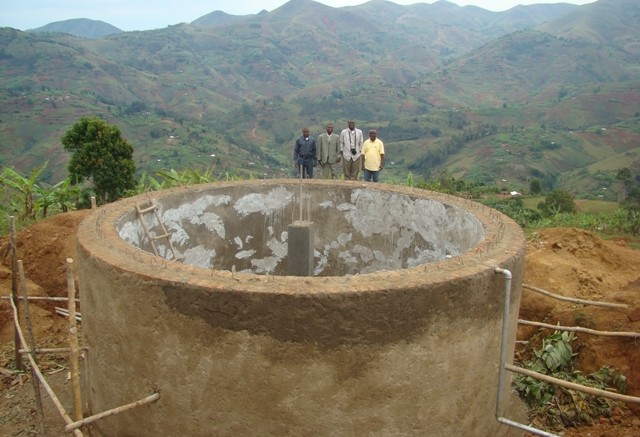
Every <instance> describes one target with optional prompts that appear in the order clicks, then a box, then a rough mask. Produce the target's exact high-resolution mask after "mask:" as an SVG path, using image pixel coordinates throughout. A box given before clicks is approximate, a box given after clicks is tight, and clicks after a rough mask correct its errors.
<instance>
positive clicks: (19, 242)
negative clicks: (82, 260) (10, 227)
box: [0, 209, 91, 296]
mask: <svg viewBox="0 0 640 437" xmlns="http://www.w3.org/2000/svg"><path fill="white" fill-rule="evenodd" d="M90 212H91V210H88V209H85V210H80V211H72V212H68V213H65V214H57V215H55V216H53V217H51V218H48V219H46V220H42V221H39V222H37V223H35V224H34V225H32V226H30V227H29V228H27V229H24V230H22V231H20V232H18V235H17V238H16V253H17V257H18V259H20V260H22V263H23V266H24V271H25V277H26V278H27V279H29V280H31V281H33V282H34V283H36V284H38V285H39V286H40V288H41V289H42V292H43V293H44V294H45V295H47V296H66V295H67V265H66V260H67V258H71V259H74V260H75V257H76V230H77V229H78V224H79V223H80V222H81V221H82V219H84V218H85V217H86V216H87V215H88V214H89V213H90ZM10 253H11V246H10V239H9V237H8V236H4V237H2V238H0V256H1V259H0V262H1V263H2V266H4V267H5V269H6V270H8V271H10V268H11V265H10V264H11V255H10ZM6 270H5V271H6ZM0 274H1V273H0Z"/></svg>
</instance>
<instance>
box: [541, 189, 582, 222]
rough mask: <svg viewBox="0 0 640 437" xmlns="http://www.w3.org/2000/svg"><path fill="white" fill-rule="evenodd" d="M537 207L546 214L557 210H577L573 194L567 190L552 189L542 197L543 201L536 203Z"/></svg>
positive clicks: (557, 211) (552, 213)
mask: <svg viewBox="0 0 640 437" xmlns="http://www.w3.org/2000/svg"><path fill="white" fill-rule="evenodd" d="M538 209H539V210H540V211H542V213H543V214H545V215H546V216H552V215H554V214H557V213H559V212H568V213H574V212H576V211H577V207H576V202H575V201H574V199H573V195H572V194H571V193H569V192H568V191H563V190H553V191H552V192H551V193H549V194H548V195H547V197H545V198H544V202H540V203H539V204H538Z"/></svg>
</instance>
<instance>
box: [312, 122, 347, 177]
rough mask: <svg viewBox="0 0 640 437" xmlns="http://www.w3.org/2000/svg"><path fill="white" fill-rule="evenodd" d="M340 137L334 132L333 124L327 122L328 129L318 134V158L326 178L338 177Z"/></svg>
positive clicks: (323, 175)
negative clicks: (336, 167)
mask: <svg viewBox="0 0 640 437" xmlns="http://www.w3.org/2000/svg"><path fill="white" fill-rule="evenodd" d="M340 158H341V155H340V137H339V136H338V135H336V134H334V133H333V124H331V123H329V124H327V131H326V132H324V133H321V134H320V135H318V144H317V149H316V159H317V160H318V164H320V167H321V168H322V177H323V178H324V179H335V178H337V177H338V174H337V173H336V170H335V167H334V165H335V164H338V163H339V162H340Z"/></svg>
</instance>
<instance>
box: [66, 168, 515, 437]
mask: <svg viewBox="0 0 640 437" xmlns="http://www.w3.org/2000/svg"><path fill="white" fill-rule="evenodd" d="M296 184H297V182H293V181H287V180H274V181H250V182H242V183H221V184H212V185H209V186H204V187H196V188H191V189H182V190H169V191H166V192H159V193H152V194H150V195H149V196H142V197H139V198H131V199H125V200H123V201H120V202H117V203H115V204H111V205H108V206H105V207H102V208H100V209H98V210H97V211H96V212H95V213H93V214H92V215H91V216H90V217H89V218H87V219H86V220H85V221H84V222H83V223H82V225H81V226H80V229H79V234H78V249H79V250H78V272H79V277H80V295H81V305H82V319H83V335H84V337H85V338H84V341H85V344H86V345H87V346H88V348H89V351H88V360H87V372H86V374H85V377H86V381H87V382H86V384H85V387H84V396H85V399H86V402H87V405H86V408H87V414H95V413H98V412H100V411H103V410H106V409H109V408H113V407H115V406H118V405H121V404H125V403H129V402H132V401H134V400H137V399H140V398H143V397H145V396H147V395H149V394H151V393H152V392H154V391H155V390H157V391H159V392H160V394H161V398H160V400H159V401H157V402H155V403H153V404H150V405H148V406H145V407H142V408H139V409H135V410H132V411H129V412H127V413H124V414H121V415H118V416H113V417H109V418H106V419H103V420H101V421H100V422H97V423H96V425H95V427H94V428H93V431H94V432H95V433H96V435H105V436H115V435H118V436H129V435H131V436H134V435H135V436H156V435H191V436H209V435H221V436H231V435H248V436H263V435H292V436H293V435H295V436H297V435H379V436H383V435H385V436H386V435H420V436H424V435H429V436H451V435H469V436H471V435H473V436H495V435H507V433H510V434H509V435H519V433H518V432H514V431H513V429H509V428H506V427H505V426H503V425H499V424H498V423H497V421H496V420H495V404H496V397H497V382H498V378H497V376H498V364H499V363H498V362H499V353H500V330H501V325H502V314H501V313H502V307H503V295H504V286H505V279H504V277H503V276H502V275H499V274H496V273H495V268H496V267H501V268H504V269H508V270H510V271H511V272H512V274H513V278H514V279H513V282H512V301H511V305H510V315H509V324H510V341H509V345H510V347H509V353H508V356H511V355H512V352H513V341H514V339H515V328H516V320H517V314H518V306H519V301H520V291H521V283H522V275H523V266H524V252H525V238H524V235H523V233H522V231H521V229H520V228H519V227H518V226H517V225H516V224H515V223H514V222H513V221H511V220H510V219H509V218H508V217H506V216H504V215H502V214H500V213H498V212H496V211H495V210H491V209H489V208H486V207H484V206H482V205H480V204H477V203H475V202H471V201H469V200H466V199H460V198H456V197H450V196H446V195H441V194H438V193H432V192H427V191H423V190H415V189H409V188H405V187H395V186H386V185H383V184H380V185H376V187H375V188H370V187H371V186H370V185H367V186H363V184H360V183H350V182H335V181H316V180H312V181H305V185H307V187H306V188H308V189H309V192H327V193H329V192H334V193H338V194H336V196H337V197H336V198H337V199H338V198H339V199H340V200H339V201H335V202H334V203H333V204H332V205H331V206H328V207H327V209H331V208H334V209H338V208H344V209H345V210H350V209H352V208H353V206H349V205H353V204H355V206H356V207H355V208H354V209H353V210H354V212H353V216H351V215H349V214H345V216H344V217H345V221H344V222H341V223H337V219H335V217H337V216H336V215H332V214H326V215H323V217H324V218H325V219H326V218H328V219H326V220H317V221H316V223H318V228H317V233H318V234H319V235H320V237H319V238H318V239H319V240H320V241H322V242H328V241H334V240H333V239H332V237H328V236H327V234H331V235H338V234H340V232H338V231H336V230H333V229H332V230H327V229H325V228H327V227H332V228H333V227H342V228H344V227H348V228H349V229H350V230H349V232H350V233H351V234H352V235H354V234H355V233H356V232H355V231H354V229H355V228H356V227H357V226H359V225H358V223H361V222H367V223H369V225H368V226H370V231H368V232H367V233H366V234H367V236H368V238H367V239H364V238H363V239H362V243H364V242H365V240H366V241H371V242H372V245H370V246H365V245H364V244H363V246H365V247H366V248H368V249H369V250H371V251H372V252H375V251H377V250H385V249H387V246H393V244H392V241H393V239H392V238H390V235H389V234H387V235H386V236H383V237H380V236H379V235H377V234H376V232H377V231H379V230H380V229H382V228H383V226H379V227H376V226H374V225H372V224H371V223H370V222H368V220H373V219H369V218H367V217H365V216H364V215H365V212H371V211H372V210H369V209H366V207H365V206H364V205H365V204H366V205H369V204H370V202H364V203H363V204H360V203H358V202H359V199H361V197H359V196H361V195H365V196H367V198H368V199H371V198H376V196H377V198H384V199H387V202H389V203H390V204H392V205H394V206H393V207H385V208H383V209H379V208H377V209H376V211H377V215H378V216H379V217H380V219H379V220H385V219H384V218H383V217H384V216H385V215H386V214H390V215H394V214H399V217H402V218H398V219H397V220H398V233H399V234H400V235H402V233H403V232H405V233H410V231H408V230H405V231H403V230H402V229H404V228H406V229H414V230H415V231H414V233H413V238H414V240H419V241H417V242H415V243H413V244H414V246H413V248H411V249H409V250H407V252H411V254H412V255H411V256H414V254H416V253H418V252H419V251H421V250H423V249H424V248H423V247H422V244H425V245H429V250H430V251H432V252H437V253H439V254H440V258H443V257H444V256H445V254H446V252H447V249H448V248H452V247H454V246H455V247H461V246H464V244H465V242H467V244H468V245H467V247H466V248H465V249H460V250H458V251H457V252H454V253H455V256H453V257H452V258H445V259H444V260H442V261H439V262H434V263H426V264H422V265H418V266H416V267H411V268H404V269H396V270H382V269H379V268H376V270H377V271H374V272H373V273H368V274H350V275H348V276H338V274H337V273H336V274H335V275H332V276H322V277H318V276H316V277H306V278H301V277H293V276H274V275H256V274H253V273H238V272H233V271H230V269H229V267H230V266H232V265H233V263H235V262H236V261H233V259H237V258H236V253H237V250H238V249H239V248H238V247H233V249H229V250H231V251H232V256H229V260H228V261H225V263H224V264H223V265H224V266H226V268H225V269H224V270H214V269H211V268H201V267H197V266H195V265H188V264H184V263H181V262H177V261H170V260H164V259H162V258H161V257H158V256H154V255H152V254H151V253H149V252H148V251H146V250H142V249H140V248H138V247H135V246H134V245H132V244H130V243H129V242H127V241H124V240H123V239H122V238H121V237H122V236H123V235H124V236H126V237H127V238H130V237H131V235H135V233H134V232H131V233H126V232H125V233H123V231H122V230H123V229H124V227H126V226H128V225H126V223H131V222H132V220H131V219H130V216H131V215H132V214H133V213H132V211H133V210H134V209H135V204H136V202H137V203H139V204H141V203H144V202H149V201H151V202H158V204H160V205H163V211H165V213H166V211H168V210H170V209H176V210H179V209H180V203H179V202H178V200H179V199H180V198H182V199H184V202H185V204H187V205H190V206H189V207H188V208H193V207H192V206H191V205H193V204H196V203H197V202H198V198H199V197H205V196H212V197H217V198H219V199H220V198H222V197H223V196H230V197H229V201H228V202H227V203H226V205H227V208H228V209H232V208H233V209H235V208H236V207H235V206H234V205H235V204H236V203H237V200H235V201H232V199H240V198H242V197H243V196H244V197H247V196H249V197H250V195H251V193H252V192H254V193H262V194H265V193H281V194H283V195H284V194H285V193H287V192H291V190H295V189H296V187H297V185H296ZM314 190H315V191H314ZM222 193H227V194H224V195H223V194H222ZM239 193H244V194H242V195H241V196H239V195H238V194H239ZM357 193H361V194H357ZM396 197H397V199H396ZM167 198H168V199H171V202H172V203H170V202H169V201H168V200H165V199H167ZM174 199H175V200H174ZM313 199H315V197H314V195H311V196H310V197H309V203H308V204H307V205H308V206H304V205H303V208H302V210H303V211H304V210H305V209H307V210H308V211H311V212H312V214H313V213H314V211H315V212H316V213H317V212H318V211H322V207H319V206H318V205H315V204H314V203H313ZM225 202H226V201H225ZM351 202H353V203H351ZM376 202H377V201H376ZM374 203H375V202H374ZM435 204H439V205H440V206H439V207H438V206H437V205H435ZM209 205H211V203H209ZM255 205H260V206H254V207H251V208H249V207H247V209H246V210H245V211H258V210H259V208H264V205H265V203H264V202H262V201H256V203H255ZM410 205H413V208H414V209H413V210H412V211H411V213H409V212H406V211H407V209H409V208H410ZM416 205H424V206H425V208H427V210H426V211H425V210H422V209H420V208H418V207H417V206H416ZM401 208H404V209H405V213H404V214H402V213H401V211H398V210H399V209H401ZM457 210H459V211H461V212H456V214H454V215H453V216H451V219H452V220H453V221H454V222H457V223H461V222H463V221H465V220H468V221H469V222H470V223H473V222H474V221H475V222H477V224H478V225H477V226H476V225H468V226H461V225H459V224H458V225H452V224H451V223H448V222H447V221H446V218H447V214H446V212H447V211H457ZM433 211H443V213H442V214H440V216H439V217H440V220H441V221H437V222H435V223H434V222H432V221H429V220H430V218H428V217H427V218H425V217H424V216H425V215H426V216H428V215H430V214H431V213H432V212H433ZM206 213H207V207H203V208H202V213H201V214H206ZM192 214H193V217H194V221H195V222H198V221H202V219H201V218H198V215H197V214H195V213H192ZM215 214H216V215H217V216H221V214H223V213H222V211H221V210H220V209H217V210H216V212H215ZM236 214H239V213H234V215H233V217H236V218H237V217H238V215H236ZM277 214H280V212H278V213H276V211H274V215H277ZM240 215H242V214H240ZM294 215H296V214H294ZM469 215H471V216H473V218H472V219H471V220H470V219H468V218H467V216H469ZM180 217H182V218H181V219H180V220H179V221H181V222H182V223H183V227H185V228H188V227H189V226H188V225H187V224H186V223H185V222H186V221H187V220H186V219H187V218H188V217H189V214H182V215H181V216H180ZM332 217H334V218H332ZM347 217H349V220H347V219H346V218H347ZM304 218H305V219H306V217H304ZM297 219H299V217H292V219H291V222H292V221H293V220H297ZM232 220H233V219H232ZM176 221H178V219H176ZM257 221H258V220H256V222H257ZM282 221H283V226H287V225H288V224H290V223H291V222H289V223H286V220H282ZM414 222H415V223H416V225H415V226H414V225H413V224H412V223H414ZM208 223H209V224H208V225H209V226H210V228H211V229H213V231H212V233H216V232H218V231H219V232H222V231H221V230H222V229H224V232H225V237H224V238H225V239H226V240H233V239H234V237H235V236H236V235H238V234H240V230H239V229H238V228H235V227H233V226H231V225H230V224H229V223H226V222H225V221H224V220H217V219H214V220H212V221H211V222H208ZM222 223H224V226H222ZM387 223H388V222H387ZM410 223H411V224H410ZM419 223H423V225H422V227H420V226H418V225H417V224H419ZM426 223H429V224H428V225H427V224H426ZM123 224H124V225H123ZM249 225H252V226H254V229H253V230H252V231H251V235H253V236H254V237H253V239H261V240H262V241H263V244H264V245H265V246H266V245H268V244H269V242H271V241H272V239H273V238H275V237H276V236H278V235H280V234H278V233H277V232H276V231H274V232H273V234H272V233H271V231H270V230H269V228H270V227H273V226H274V222H269V221H266V220H265V221H262V223H260V224H258V223H252V222H246V223H244V225H243V226H245V227H246V226H249ZM259 225H260V226H259ZM192 226H194V227H200V226H205V227H206V226H207V225H202V224H201V223H200V222H199V223H194V224H193V225H192ZM278 226H280V225H278ZM434 227H437V228H438V229H433V228H434ZM259 228H262V229H263V231H262V234H261V233H260V232H258V230H259ZM441 228H444V229H452V228H455V229H456V230H457V231H453V230H450V231H448V233H449V234H450V238H451V240H452V241H450V242H449V241H445V237H444V236H443V237H439V238H440V240H438V238H436V237H433V236H434V235H438V234H440V235H445V234H446V233H447V232H444V231H443V230H442V229H441ZM470 228H472V229H473V230H474V232H469V229H470ZM478 228H479V229H480V231H478ZM216 229H217V230H218V231H216ZM234 230H235V231H234ZM343 230H344V229H343ZM465 232H469V234H472V235H466V236H464V237H461V236H460V234H465ZM423 233H426V234H425V235H423ZM187 235H189V236H191V235H193V234H192V233H191V232H189V233H187ZM218 235H219V234H218ZM243 235H244V233H243ZM417 235H420V237H417ZM190 238H191V237H190ZM436 240H438V241H440V243H439V245H437V247H436V248H434V245H432V244H429V243H430V242H433V241H436ZM203 241H204V239H203ZM243 241H244V240H243ZM385 242H386V244H385ZM469 242H472V243H469ZM201 244H203V245H204V242H203V243H201ZM354 244H355V243H354ZM394 244H395V247H394V248H393V250H390V251H388V252H386V253H393V252H395V251H396V250H397V251H398V252H402V250H399V249H398V246H399V245H400V243H397V241H396V242H394ZM403 244H404V243H403ZM409 246H411V244H409ZM229 247H231V246H226V247H225V250H226V248H229ZM252 247H253V249H252V250H256V251H259V250H260V247H258V245H254V246H252ZM403 247H404V246H403ZM351 250H352V249H351ZM216 253H217V255H216V257H215V259H216V260H217V259H218V257H220V256H226V255H224V254H222V253H221V252H218V251H216ZM409 258H410V256H408V255H407V256H405V257H401V258H400V259H403V260H405V261H403V262H406V260H407V259H409ZM208 259H211V258H210V257H209V258H208ZM398 262H399V261H398ZM370 267H371V266H370V265H369V266H364V267H363V270H366V269H369V268H370ZM331 271H333V272H339V271H341V270H340V268H339V267H333V268H332V270H331ZM351 273H353V272H351ZM509 399H511V397H510V398H509ZM516 407H517V405H516Z"/></svg>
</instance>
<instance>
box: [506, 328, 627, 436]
mask: <svg viewBox="0 0 640 437" xmlns="http://www.w3.org/2000/svg"><path fill="white" fill-rule="evenodd" d="M575 339H576V337H575V336H574V334H573V333H572V332H559V331H556V332H554V333H553V334H551V335H549V336H548V337H546V338H544V339H543V341H542V345H541V346H540V348H539V349H535V350H533V351H532V353H531V358H530V359H528V360H526V361H525V362H523V363H520V366H521V367H523V368H526V369H529V370H532V371H534V372H538V373H542V374H545V375H549V376H552V377H555V378H559V379H562V380H565V381H569V382H573V383H576V384H580V385H585V386H588V387H593V388H597V389H601V390H609V391H617V392H618V393H625V392H626V390H627V380H626V377H625V376H624V375H623V374H622V373H620V371H618V370H617V369H614V368H611V367H607V366H604V367H602V368H600V369H599V370H598V371H597V372H594V373H591V374H589V375H584V374H583V373H582V372H580V371H579V370H576V369H575V365H576V360H575V358H576V356H577V355H578V354H577V353H574V351H573V347H572V346H571V343H572V342H573V341H574V340H575ZM513 385H514V387H515V389H516V391H517V392H518V393H519V394H520V397H521V398H522V399H523V400H524V401H525V402H526V404H527V405H528V406H529V408H530V412H529V414H530V417H529V419H530V421H531V423H532V424H533V425H534V426H536V427H537V428H541V429H552V430H555V431H558V430H561V429H563V428H566V427H573V426H579V425H585V424H590V423H591V422H592V421H593V420H594V419H596V418H598V417H602V416H604V417H609V416H611V415H612V414H613V412H614V411H615V409H617V408H623V407H624V404H620V403H618V402H616V401H614V400H611V399H607V398H603V397H597V396H593V395H589V394H586V393H582V392H577V391H574V390H570V389H567V388H564V387H560V386H557V385H555V384H550V383H548V382H544V381H540V380H537V379H535V378H532V377H530V376H524V375H518V376H516V377H515V380H514V383H513Z"/></svg>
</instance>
